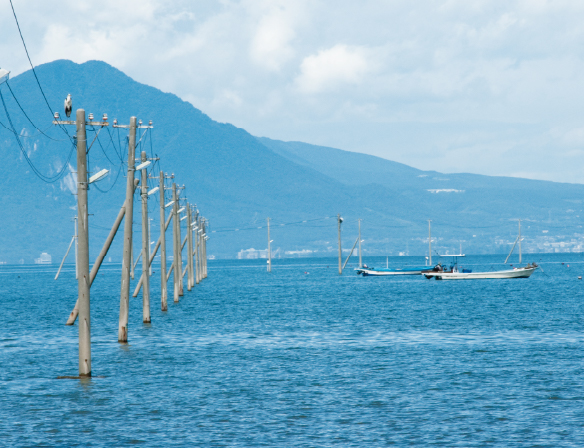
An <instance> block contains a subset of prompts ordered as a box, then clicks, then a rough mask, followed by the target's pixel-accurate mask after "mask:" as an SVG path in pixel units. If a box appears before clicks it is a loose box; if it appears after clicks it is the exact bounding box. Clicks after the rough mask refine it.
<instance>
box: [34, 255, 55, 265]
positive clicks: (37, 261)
mask: <svg viewBox="0 0 584 448" xmlns="http://www.w3.org/2000/svg"><path fill="white" fill-rule="evenodd" d="M34 262H35V264H51V263H52V262H53V258H52V257H51V256H50V255H49V254H48V253H46V252H43V253H42V254H41V256H40V257H39V258H35V259H34Z"/></svg>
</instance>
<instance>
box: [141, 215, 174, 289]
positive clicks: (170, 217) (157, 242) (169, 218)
mask: <svg viewBox="0 0 584 448" xmlns="http://www.w3.org/2000/svg"><path fill="white" fill-rule="evenodd" d="M171 219H172V213H171V214H170V216H169V217H168V219H167V220H166V224H165V225H164V230H165V231H166V229H168V225H169V224H170V221H171ZM159 247H160V237H158V241H156V245H155V246H154V250H153V251H152V253H151V254H150V266H152V263H153V262H154V257H155V256H156V254H157V253H158V248H159ZM143 278H144V273H142V274H141V275H140V280H139V281H138V284H137V285H136V289H135V290H134V294H132V297H138V293H139V292H140V290H141V289H142V281H143Z"/></svg>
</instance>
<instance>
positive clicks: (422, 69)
mask: <svg viewBox="0 0 584 448" xmlns="http://www.w3.org/2000/svg"><path fill="white" fill-rule="evenodd" d="M15 8H16V11H17V14H18V15H19V20H20V23H21V26H22V30H23V33H24V36H25V38H26V41H27V44H28V47H29V50H30V52H31V56H32V59H33V61H34V62H35V63H36V64H41V63H44V62H49V61H52V60H55V59H60V58H66V59H70V60H73V61H75V62H78V63H81V62H84V61H87V60H91V59H99V60H104V61H106V62H108V63H110V64H112V65H113V66H115V67H118V68H119V69H121V70H123V71H124V72H125V73H127V74H128V75H129V76H131V77H132V78H134V79H136V80H138V81H140V82H144V83H146V84H149V85H153V86H155V87H157V88H160V89H162V90H163V91H172V92H175V93H176V94H177V95H179V96H180V97H181V98H184V99H185V100H187V101H190V102H191V103H192V104H193V105H194V106H195V107H197V108H199V109H201V110H204V111H205V112H206V113H208V114H209V115H210V116H212V117H213V118H215V119H217V120H219V121H222V122H230V123H233V124H235V125H236V126H238V127H243V128H245V129H247V130H249V131H250V132H251V133H253V134H254V135H262V136H267V137H271V138H276V139H282V140H302V141H307V142H311V143H314V144H319V145H326V146H334V147H339V148H342V149H346V150H351V151H357V152H363V153H368V154H374V155H378V156H382V157H385V158H389V159H392V160H396V161H399V162H402V163H407V164H409V165H411V166H415V167H417V168H420V169H435V170H438V171H445V172H475V173H481V174H490V175H514V176H522V177H531V178H538V179H551V180H556V181H568V182H581V174H580V173H581V172H582V169H583V168H584V166H583V164H584V163H583V160H584V158H583V156H584V151H583V149H582V148H583V146H584V126H582V122H584V117H583V112H582V107H581V104H582V103H584V98H583V96H584V94H583V92H582V89H581V88H580V85H581V78H582V73H584V63H583V54H582V50H581V49H582V48H584V31H582V27H581V23H582V21H583V19H584V5H582V3H581V2H577V1H559V2H548V1H543V0H538V1H529V2H528V1H522V0H512V1H495V2H493V1H475V2H467V1H461V0H443V1H437V2H435V1H425V2H416V3H412V2H407V1H396V2H380V1H372V0H364V1H361V2H350V1H343V0H341V1H332V0H328V1H324V0H320V1H319V0H316V1H306V0H297V1H279V0H272V1H267V0H254V1H252V0H241V1H227V0H225V1H210V0H202V1H198V2H188V1H186V0H184V1H175V2H171V3H169V2H163V1H162V0H143V1H139V2H138V1H132V0H130V1H124V2H118V1H111V0H105V1H104V2H101V3H100V4H99V6H98V7H97V6H96V5H94V4H90V3H83V2H81V3H80V2H75V1H72V0H66V1H63V2H60V3H59V5H58V7H56V6H55V4H53V3H38V2H33V1H32V0H23V1H18V2H16V3H15ZM0 30H1V31H0V36H1V37H2V39H0V51H1V52H2V55H3V61H2V64H3V65H4V67H6V68H9V69H11V70H13V73H14V74H18V73H20V72H23V71H24V70H26V69H27V60H26V57H25V54H24V51H23V48H22V44H21V43H20V41H19V39H20V38H19V36H18V32H17V29H16V26H15V24H14V19H13V17H12V11H11V10H10V5H9V4H7V3H3V4H2V5H0Z"/></svg>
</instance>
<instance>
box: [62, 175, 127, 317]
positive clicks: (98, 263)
mask: <svg viewBox="0 0 584 448" xmlns="http://www.w3.org/2000/svg"><path fill="white" fill-rule="evenodd" d="M137 182H138V181H137V180H136V184H137ZM136 184H135V185H134V186H136ZM125 214H126V206H125V204H124V205H122V208H121V209H120V212H119V213H118V216H117V218H116V220H115V222H114V225H113V226H112V228H111V230H110V233H109V235H108V236H107V239H106V240H105V243H103V247H102V248H101V252H100V253H99V255H98V256H97V259H96V260H95V263H93V267H92V268H91V272H90V273H89V286H90V287H91V285H93V281H94V280H95V277H96V275H97V273H98V271H99V268H100V267H101V263H102V262H103V260H104V258H105V256H106V255H107V252H108V250H109V248H110V246H111V244H112V241H113V240H114V237H115V236H116V233H117V231H118V229H119V228H120V224H121V223H122V219H124V215H125ZM78 314H79V299H78V300H77V302H76V303H75V307H74V308H73V311H71V314H70V315H69V319H67V325H73V324H74V323H75V320H76V319H77V316H78Z"/></svg>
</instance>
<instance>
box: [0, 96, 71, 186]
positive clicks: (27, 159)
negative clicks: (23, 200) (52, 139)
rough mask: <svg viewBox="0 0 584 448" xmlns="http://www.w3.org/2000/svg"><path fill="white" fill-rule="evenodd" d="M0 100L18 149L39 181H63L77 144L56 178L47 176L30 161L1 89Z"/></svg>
mask: <svg viewBox="0 0 584 448" xmlns="http://www.w3.org/2000/svg"><path fill="white" fill-rule="evenodd" d="M0 100H2V106H3V107H4V112H5V113H6V118H8V122H9V123H10V127H11V128H12V133H13V134H14V135H15V137H16V141H17V142H18V147H19V148H20V152H21V153H22V155H23V156H24V158H25V160H26V162H27V163H28V165H29V166H30V168H31V169H32V170H33V172H34V173H35V174H36V176H37V177H38V178H39V179H41V180H42V181H43V182H45V183H48V184H50V183H53V182H56V181H58V180H59V179H61V178H62V177H64V173H65V170H66V169H67V168H68V166H69V161H70V160H71V156H72V155H73V151H74V150H75V146H76V145H75V143H73V144H72V145H71V150H70V151H69V156H68V157H67V160H66V162H65V163H64V164H63V168H62V169H61V170H60V171H59V172H58V173H57V174H56V175H55V176H45V175H44V174H43V173H41V172H40V171H39V169H38V168H37V167H36V166H35V165H34V163H33V162H32V160H31V159H30V157H29V156H28V154H27V153H26V150H25V149H24V146H22V142H21V141H20V138H19V137H18V134H17V133H16V129H15V128H14V124H13V123H12V119H11V118H10V114H9V113H8V108H7V107H6V102H5V101H4V95H2V90H1V89H0Z"/></svg>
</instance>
